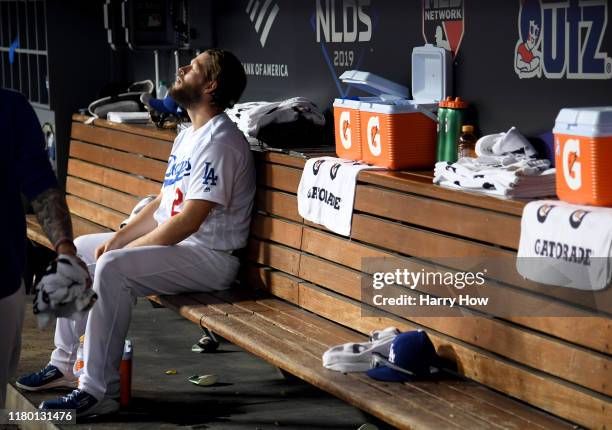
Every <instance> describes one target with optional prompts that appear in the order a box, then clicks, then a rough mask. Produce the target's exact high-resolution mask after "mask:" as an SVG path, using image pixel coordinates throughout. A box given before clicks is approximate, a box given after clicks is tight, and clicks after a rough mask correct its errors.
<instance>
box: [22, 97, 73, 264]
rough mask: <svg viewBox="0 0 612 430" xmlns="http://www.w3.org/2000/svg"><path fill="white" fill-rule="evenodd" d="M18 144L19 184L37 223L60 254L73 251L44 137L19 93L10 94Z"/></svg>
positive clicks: (66, 213) (69, 226)
mask: <svg viewBox="0 0 612 430" xmlns="http://www.w3.org/2000/svg"><path fill="white" fill-rule="evenodd" d="M11 97H12V98H13V99H12V104H13V112H12V113H13V115H14V118H12V119H11V122H12V123H13V124H14V125H15V127H14V129H15V136H16V140H17V141H16V143H17V147H16V148H17V157H16V160H15V161H16V163H17V169H16V171H17V172H18V177H17V180H18V183H19V186H20V189H21V191H22V192H23V194H25V195H26V196H27V197H28V199H29V200H30V203H31V204H32V209H33V210H34V213H35V214H36V217H37V219H38V222H39V223H40V225H41V227H42V229H43V231H44V232H45V234H46V235H47V238H48V239H49V241H50V242H51V243H52V244H53V245H54V247H55V250H56V251H57V252H58V253H59V254H71V255H74V254H76V248H75V247H74V244H73V243H72V239H73V237H72V221H71V219H70V212H69V211H68V206H67V205H66V199H65V198H64V193H63V192H62V191H61V190H60V189H59V188H58V185H57V180H56V179H55V175H54V174H53V170H52V169H51V164H50V163H49V159H48V158H47V153H46V152H45V150H44V147H45V137H44V136H43V133H42V130H41V128H40V124H39V122H38V118H37V117H36V114H35V113H34V110H33V109H32V107H31V106H30V104H29V103H28V101H27V100H26V98H25V97H23V96H22V95H20V94H19V95H18V94H14V95H11Z"/></svg>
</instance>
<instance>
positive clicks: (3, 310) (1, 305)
mask: <svg viewBox="0 0 612 430" xmlns="http://www.w3.org/2000/svg"><path fill="white" fill-rule="evenodd" d="M23 316H24V291H23V283H22V284H21V288H19V290H17V291H16V292H15V293H13V294H11V295H10V296H8V297H3V298H2V299H0V409H4V407H5V402H6V384H7V382H8V380H9V378H10V377H11V376H13V374H14V373H15V371H16V370H17V363H18V362H19V353H20V351H21V326H22V325H23ZM0 418H1V417H0Z"/></svg>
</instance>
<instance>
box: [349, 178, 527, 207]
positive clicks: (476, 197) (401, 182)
mask: <svg viewBox="0 0 612 430" xmlns="http://www.w3.org/2000/svg"><path fill="white" fill-rule="evenodd" d="M357 179H358V180H359V181H363V182H364V183H368V184H372V185H378V186H382V187H385V188H390V189H393V190H397V191H403V192H407V193H414V194H420V195H423V196H426V197H431V198H436V199H440V200H446V201H450V202H455V203H461V204H465V205H467V206H473V207H477V208H484V209H491V210H495V211H498V212H503V213H507V214H509V215H519V216H520V215H521V214H522V213H523V207H525V204H526V203H525V202H524V201H518V200H508V199H501V198H497V197H492V196H486V195H483V194H477V193H468V192H462V191H461V190H456V189H450V188H444V187H441V186H439V185H434V184H433V181H432V179H431V178H423V177H418V176H416V175H414V174H412V173H411V172H376V171H363V172H360V173H359V176H358V177H357Z"/></svg>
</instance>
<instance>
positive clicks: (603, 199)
mask: <svg viewBox="0 0 612 430" xmlns="http://www.w3.org/2000/svg"><path fill="white" fill-rule="evenodd" d="M553 133H554V135H555V162H556V166H557V195H558V197H559V198H560V199H561V200H564V201H566V202H569V203H575V204H586V205H595V206H612V106H607V107H592V108H573V109H572V108H570V109H561V111H560V112H559V115H558V116H557V120H556V122H555V128H554V130H553Z"/></svg>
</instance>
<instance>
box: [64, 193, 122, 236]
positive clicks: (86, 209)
mask: <svg viewBox="0 0 612 430" xmlns="http://www.w3.org/2000/svg"><path fill="white" fill-rule="evenodd" d="M66 202H67V203H68V208H69V209H70V212H71V213H73V214H76V215H78V216H80V217H82V218H85V219H88V220H91V221H93V222H95V223H97V224H100V225H102V226H104V227H107V228H109V229H111V230H117V229H118V228H119V224H121V222H123V221H124V220H125V219H126V216H125V214H122V213H121V212H117V211H115V210H113V209H108V208H106V207H104V206H101V205H98V204H96V203H92V202H89V201H87V200H83V199H81V198H79V197H75V196H66Z"/></svg>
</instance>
